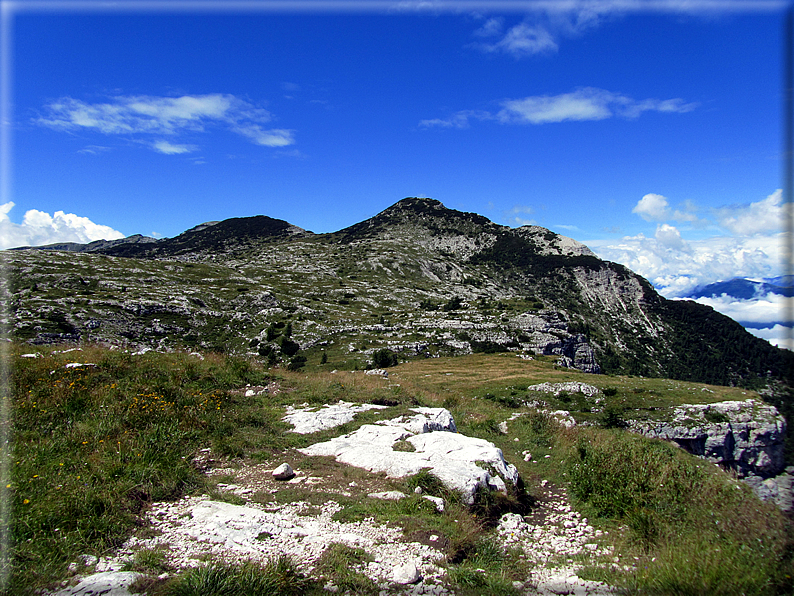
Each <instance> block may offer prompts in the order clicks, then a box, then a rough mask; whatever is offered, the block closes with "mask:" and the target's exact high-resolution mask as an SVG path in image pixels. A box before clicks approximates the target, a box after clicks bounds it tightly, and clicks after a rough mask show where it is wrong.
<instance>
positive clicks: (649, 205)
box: [631, 193, 668, 221]
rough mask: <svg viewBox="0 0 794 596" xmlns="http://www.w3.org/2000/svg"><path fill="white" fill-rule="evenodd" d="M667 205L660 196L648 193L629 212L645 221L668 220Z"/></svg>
mask: <svg viewBox="0 0 794 596" xmlns="http://www.w3.org/2000/svg"><path fill="white" fill-rule="evenodd" d="M667 205H668V204H667V199H666V198H664V197H663V196H662V195H657V194H654V193H648V194H647V195H645V196H644V197H642V198H641V199H640V200H639V201H638V202H637V204H636V205H635V206H634V209H632V210H631V212H632V213H636V214H637V215H639V216H640V217H641V218H642V219H644V220H645V221H664V220H666V219H667V218H668V210H667Z"/></svg>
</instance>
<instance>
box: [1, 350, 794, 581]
mask: <svg viewBox="0 0 794 596" xmlns="http://www.w3.org/2000/svg"><path fill="white" fill-rule="evenodd" d="M8 352H9V357H10V358H11V361H10V370H11V377H10V379H11V383H10V389H11V397H12V423H13V432H12V436H11V454H10V463H11V481H10V483H9V487H8V490H9V492H10V495H11V506H12V511H13V516H12V520H11V531H10V534H11V546H10V555H11V557H10V559H11V563H10V565H11V570H10V580H9V584H8V586H7V588H6V592H7V593H8V594H15V595H16V594H20V595H27V594H30V595H32V594H35V593H40V591H41V590H43V589H45V590H55V589H58V588H59V587H60V586H61V585H62V582H64V581H69V580H70V578H73V575H72V574H70V572H69V566H70V564H73V563H77V564H78V572H79V573H81V574H86V573H88V572H90V571H92V570H93V568H92V565H93V564H92V563H86V558H85V557H82V555H93V556H96V557H103V556H104V557H107V556H109V555H112V554H113V552H114V551H115V550H117V549H118V548H119V547H120V546H121V545H122V544H123V543H124V542H125V541H126V540H127V539H128V538H130V537H131V536H145V535H147V533H150V532H152V531H153V530H152V528H151V527H148V526H147V524H146V523H145V522H144V521H143V520H144V513H145V512H146V510H147V508H148V507H150V506H151V504H152V503H155V502H158V501H169V500H170V501H173V500H176V499H179V498H181V497H183V496H186V495H201V494H209V495H211V496H212V497H213V498H216V497H217V498H222V496H221V494H220V492H219V491H218V490H217V488H216V485H217V484H218V482H219V481H220V480H221V479H223V481H224V482H233V481H234V478H235V474H236V473H237V472H239V471H242V470H244V469H245V468H246V466H251V465H254V464H256V463H257V462H263V461H273V460H274V459H275V458H284V459H289V460H290V461H292V462H293V465H295V466H300V467H301V468H303V469H306V470H309V471H310V472H311V473H312V474H313V475H315V476H318V477H322V478H324V482H323V483H322V484H318V485H316V486H311V487H309V486H305V485H299V484H296V485H286V484H284V485H280V488H279V490H278V491H277V492H275V493H274V494H260V493H253V494H251V495H248V496H242V497H241V496H237V495H228V493H227V495H228V496H227V497H226V498H231V497H233V498H234V499H239V500H240V501H241V502H245V501H246V500H250V501H252V502H259V503H265V502H266V501H267V500H268V499H269V500H270V501H269V502H274V503H276V504H278V503H285V502H290V501H297V500H301V501H306V502H307V503H308V506H307V512H308V513H310V512H311V507H320V506H322V505H323V504H324V503H326V502H328V501H331V500H333V501H336V502H338V503H339V504H340V506H341V507H342V509H341V510H340V511H339V512H338V513H336V514H335V519H340V520H344V521H356V520H363V519H367V518H373V519H375V520H376V521H377V522H379V523H386V524H389V525H390V526H392V527H398V528H401V529H402V531H403V534H404V537H405V540H407V541H411V540H417V541H422V540H427V538H428V536H429V535H431V534H432V535H435V536H436V541H437V542H436V544H438V545H439V547H440V548H441V549H442V552H443V554H444V555H445V557H446V558H445V562H444V563H443V564H444V566H445V567H446V577H447V583H448V587H450V588H451V589H452V590H454V591H455V593H456V594H460V595H466V594H472V595H473V594H484V593H487V594H519V593H520V592H521V591H520V590H518V589H517V588H516V587H515V586H514V584H513V582H514V581H520V582H524V581H526V579H527V578H528V577H529V574H530V572H531V571H532V569H533V564H532V563H530V562H529V561H528V558H527V557H526V556H525V554H524V553H523V551H521V550H520V549H505V548H504V547H502V546H500V543H499V541H498V537H497V535H496V532H495V530H494V528H495V525H496V522H497V521H498V517H499V515H501V514H502V513H504V512H508V511H510V512H514V513H520V514H522V515H524V514H528V513H530V512H531V511H532V510H533V508H534V507H535V506H536V496H537V495H538V494H540V490H541V487H542V486H543V487H548V486H550V487H555V489H558V490H564V491H567V494H568V495H569V497H570V499H571V502H572V505H573V506H574V507H575V508H576V509H578V510H579V511H580V512H581V513H582V514H583V515H586V516H587V518H588V520H589V523H590V524H592V525H594V526H595V527H597V528H599V529H601V530H603V531H604V532H605V533H604V534H603V536H602V537H601V538H600V540H602V541H604V542H608V543H609V544H611V545H612V546H613V547H614V551H613V556H610V557H608V558H606V559H603V558H602V559H598V560H591V561H582V563H583V564H586V567H585V570H584V571H582V572H581V575H583V576H586V577H589V578H593V579H600V580H603V581H606V582H608V583H609V584H611V585H613V586H615V587H616V588H617V589H619V590H622V591H623V593H626V594H678V595H706V594H721V595H737V596H738V595H740V594H748V595H749V594H753V595H765V596H766V595H768V596H774V595H778V594H790V593H792V590H794V582H793V581H792V576H794V568H793V567H792V556H793V555H794V544H793V543H792V538H791V537H792V536H794V531H793V530H792V525H791V522H790V520H788V519H786V518H785V517H784V516H783V515H782V514H781V513H780V511H779V510H778V509H776V508H775V507H774V506H772V505H769V504H764V503H762V502H761V501H759V500H758V499H757V498H756V497H755V496H754V495H753V493H752V491H750V489H749V488H747V487H746V486H744V485H743V484H742V483H741V482H738V481H737V480H736V478H735V477H733V476H732V475H731V474H730V473H726V472H724V471H722V470H720V469H718V468H717V467H716V466H714V465H713V464H710V463H707V462H705V461H704V460H701V459H698V458H695V457H693V456H691V455H689V454H687V453H685V452H684V451H682V450H680V449H678V448H676V447H674V446H672V445H669V444H667V443H663V442H660V441H655V440H650V439H646V438H643V437H640V436H635V435H633V434H630V433H628V432H627V431H626V430H623V429H621V428H619V425H612V426H618V427H617V428H606V427H607V426H610V424H609V420H607V419H606V418H605V416H604V412H603V411H600V412H599V411H594V410H598V408H597V407H596V406H595V404H594V402H593V400H592V399H591V398H589V397H587V396H584V395H582V394H578V393H577V394H571V393H566V394H562V393H560V394H559V395H557V396H554V395H553V394H549V393H541V392H538V391H535V390H532V389H529V387H531V386H532V385H535V384H537V383H542V382H563V381H582V382H586V383H589V384H592V385H594V386H596V387H598V388H599V389H600V390H601V395H602V396H603V399H605V400H606V401H605V402H604V403H603V404H600V405H601V407H605V406H609V407H610V408H612V409H611V410H609V411H610V412H613V413H614V416H615V417H616V418H615V420H617V419H622V417H629V416H631V417H632V418H638V417H640V418H643V417H644V419H651V418H652V417H654V416H658V415H661V413H663V412H664V411H665V409H666V408H670V407H671V406H674V405H679V404H681V403H692V402H693V401H695V400H697V401H699V402H701V403H702V402H704V401H706V402H714V401H720V400H727V399H745V398H747V397H748V396H756V395H757V394H755V393H753V392H750V391H749V390H743V389H740V388H735V387H734V388H731V387H719V386H704V385H703V384H702V383H688V382H684V381H669V380H666V379H643V378H636V377H623V376H609V375H586V374H584V373H579V372H577V371H572V370H570V369H561V368H559V367H557V366H555V365H554V363H553V361H552V360H551V359H548V358H535V359H533V360H522V359H520V358H517V357H516V355H515V354H512V353H499V354H486V353H478V354H474V355H470V356H464V357H458V358H428V359H416V360H414V361H412V362H402V363H400V364H397V365H395V366H390V367H389V368H388V372H389V376H388V377H386V376H384V375H366V374H365V373H364V372H363V371H344V370H342V369H341V367H340V370H339V371H338V372H337V371H336V370H334V369H335V368H336V365H337V364H339V362H335V358H337V355H336V354H335V353H334V352H330V354H329V355H328V356H326V358H325V361H324V362H323V361H321V360H320V358H319V354H318V357H317V358H312V359H310V360H309V362H308V363H307V364H306V365H305V366H304V367H303V369H302V370H299V371H295V370H288V369H287V368H286V367H283V366H282V367H270V368H268V365H267V359H266V358H263V357H256V356H249V357H239V356H232V355H224V354H217V353H212V352H202V353H198V352H192V353H191V352H188V351H172V352H167V353H160V352H156V351H149V352H144V353H140V352H139V353H132V352H130V351H128V350H124V349H121V348H119V349H110V348H108V347H105V346H101V345H88V344H83V345H81V346H80V347H79V348H78V347H70V346H64V345H60V346H29V345H22V344H12V345H11V349H10V350H9V351H8ZM339 358H341V356H339ZM704 387H705V388H706V389H707V390H706V391H704ZM340 400H344V401H348V402H354V403H372V404H379V405H384V406H388V408H387V410H370V411H368V412H363V413H361V414H359V415H357V416H356V418H355V419H354V420H353V421H352V422H349V423H346V424H344V425H342V426H340V427H337V428H334V429H329V430H324V431H321V432H318V433H315V434H312V435H299V434H296V433H293V432H290V430H291V428H292V427H291V426H290V425H289V424H287V423H286V422H285V421H283V420H282V418H283V416H284V414H285V411H286V410H285V408H286V406H300V405H303V404H308V405H315V406H319V405H321V404H327V403H336V402H338V401H340ZM418 405H422V406H430V407H446V408H448V409H449V410H450V411H451V413H452V414H453V416H454V418H455V421H456V424H457V427H458V431H459V432H461V433H464V434H467V435H470V436H476V437H480V438H483V439H487V440H488V441H491V442H493V443H494V444H496V445H497V446H498V447H499V448H500V449H502V451H503V453H504V456H505V459H506V460H507V461H508V462H510V463H512V464H514V465H515V466H516V467H517V469H518V471H519V473H520V475H521V478H522V482H521V483H520V485H519V486H518V487H516V488H515V489H514V490H512V491H509V492H508V494H507V495H502V496H494V497H491V498H487V497H486V496H482V497H481V498H478V500H477V501H476V502H475V505H474V506H473V507H467V506H466V505H464V504H463V503H462V502H461V499H460V498H459V496H458V495H456V494H455V493H452V492H450V491H449V490H448V489H446V488H445V487H444V485H443V484H442V483H441V482H440V481H439V480H438V478H436V477H434V476H432V475H431V474H428V473H426V472H423V473H420V474H418V475H415V476H412V477H409V478H402V479H389V478H385V477H383V476H382V475H375V474H370V473H369V472H367V471H365V470H361V469H357V468H352V467H350V466H346V465H345V464H342V463H339V462H336V461H334V460H332V459H330V458H322V457H308V456H304V455H301V454H300V453H298V452H297V451H295V449H296V448H299V447H304V446H307V445H310V444H312V443H315V442H319V441H323V440H327V439H329V438H331V437H335V436H338V435H341V434H343V433H349V432H352V431H353V430H355V429H356V428H358V427H359V426H360V425H362V424H365V423H372V422H373V421H375V420H379V419H386V418H391V417H394V416H398V415H401V414H404V413H407V412H409V409H410V408H411V407H415V406H418ZM558 409H566V410H568V411H569V412H570V413H571V415H572V417H573V418H575V419H576V421H577V424H576V425H575V426H571V427H566V426H564V425H562V424H560V423H559V421H558V420H557V419H556V418H555V417H553V416H551V415H550V414H549V411H553V410H558ZM615 420H612V421H613V422H614V421H615ZM505 421H508V425H507V433H505V431H504V428H503V426H502V423H503V422H505ZM405 448H406V449H407V448H408V447H405ZM527 452H531V453H532V458H531V459H529V460H525V458H524V454H525V453H527ZM206 453H208V454H211V456H212V459H213V461H214V462H215V465H217V466H218V467H223V468H224V470H227V471H225V472H224V474H225V475H224V476H220V477H218V476H210V475H208V474H207V473H206V467H204V466H202V465H199V464H198V463H197V461H198V456H199V455H200V454H206ZM417 487H420V488H421V489H422V490H421V492H422V493H423V494H425V495H434V496H440V497H442V498H443V499H444V502H445V507H444V510H443V511H439V510H437V508H436V507H435V506H434V505H433V504H432V503H430V502H428V501H427V500H425V499H423V498H421V497H420V496H419V495H417V494H415V492H414V491H415V489H417ZM375 490H401V491H403V492H405V493H406V494H408V497H406V498H404V499H401V500H399V501H383V500H378V499H372V498H367V492H366V491H372V492H374V491H375ZM356 491H359V492H356ZM308 513H307V514H308ZM369 556H370V555H369V554H368V553H367V552H366V550H365V549H359V548H351V547H349V546H344V545H341V544H340V545H333V546H332V547H329V548H328V549H327V550H326V551H325V553H324V554H323V555H322V556H321V557H320V558H319V559H318V560H317V561H316V562H315V563H314V566H313V567H310V568H309V567H305V566H301V565H298V564H297V563H296V562H295V561H291V560H290V559H288V558H286V557H283V558H280V559H275V560H273V561H270V562H268V563H254V562H251V561H245V560H240V561H232V562H230V561H221V560H214V559H209V560H205V561H201V562H200V565H199V566H198V567H196V568H194V569H190V570H183V569H179V568H177V567H175V566H173V565H172V564H171V561H170V560H169V552H168V550H167V549H152V548H149V549H148V550H140V551H139V552H137V553H136V554H135V555H134V556H133V557H131V558H130V560H129V561H128V563H127V567H126V568H127V569H129V570H134V571H137V572H139V573H141V574H142V578H141V579H140V580H139V581H138V582H136V584H135V585H134V586H133V588H134V589H138V590H139V591H143V592H145V593H147V594H150V595H153V596H154V595H169V594H170V595H174V596H193V595H199V594H201V595H210V594H212V595H215V594H217V595H220V594H223V595H226V594H229V595H231V594H252V595H260V594H261V595H271V594H272V595H276V594H278V595H282V594H320V593H323V586H325V585H328V584H329V583H330V584H332V585H334V586H336V587H337V588H338V589H339V590H340V593H345V592H346V591H347V592H349V593H352V594H378V592H379V590H381V589H382V588H380V587H379V586H377V585H376V584H374V582H372V580H371V579H369V578H368V577H367V576H366V574H365V573H364V572H363V570H364V569H365V568H366V564H367V562H368V561H369ZM166 576H167V577H166Z"/></svg>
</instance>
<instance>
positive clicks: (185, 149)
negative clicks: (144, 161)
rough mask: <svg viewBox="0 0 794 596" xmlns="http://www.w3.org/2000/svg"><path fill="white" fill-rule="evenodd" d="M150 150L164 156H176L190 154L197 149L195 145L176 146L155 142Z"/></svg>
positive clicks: (166, 142) (165, 142)
mask: <svg viewBox="0 0 794 596" xmlns="http://www.w3.org/2000/svg"><path fill="white" fill-rule="evenodd" d="M152 149H154V150H155V151H157V152H158V153H164V154H165V155H178V154H180V153H190V152H192V151H195V150H196V149H198V147H196V146H195V145H177V144H174V143H169V142H168V141H155V142H154V143H152Z"/></svg>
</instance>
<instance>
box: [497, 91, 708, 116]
mask: <svg viewBox="0 0 794 596" xmlns="http://www.w3.org/2000/svg"><path fill="white" fill-rule="evenodd" d="M695 107H697V104H694V103H688V104H687V103H684V102H683V100H682V99H668V100H664V101H660V100H657V99H645V100H641V101H637V100H634V99H631V98H630V97H627V96H625V95H621V94H619V93H613V92H611V91H605V90H604V89H597V88H595V87H583V88H580V89H577V90H576V91H573V92H572V93H563V94H561V95H537V96H531V97H525V98H523V99H510V100H506V101H504V102H502V110H501V111H499V112H498V113H497V114H496V117H497V119H498V120H499V121H500V122H505V123H529V124H544V123H547V122H563V121H565V120H605V119H607V118H612V117H614V116H619V117H624V118H636V117H637V116H639V115H640V114H641V113H642V112H646V111H659V112H679V113H683V112H690V111H692V110H693V109H695Z"/></svg>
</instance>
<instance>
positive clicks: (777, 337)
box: [746, 325, 794, 350]
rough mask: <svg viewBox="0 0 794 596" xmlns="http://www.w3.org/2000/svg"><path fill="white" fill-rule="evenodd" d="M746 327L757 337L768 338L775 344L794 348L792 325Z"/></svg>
mask: <svg viewBox="0 0 794 596" xmlns="http://www.w3.org/2000/svg"><path fill="white" fill-rule="evenodd" d="M746 329H747V331H749V332H750V333H752V334H753V335H755V336H756V337H760V338H761V339H765V340H767V341H768V342H769V343H771V344H772V345H773V346H777V347H778V348H785V349H787V350H794V337H792V328H791V327H787V326H785V325H773V326H772V327H762V328H760V329H755V328H753V327H746Z"/></svg>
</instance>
